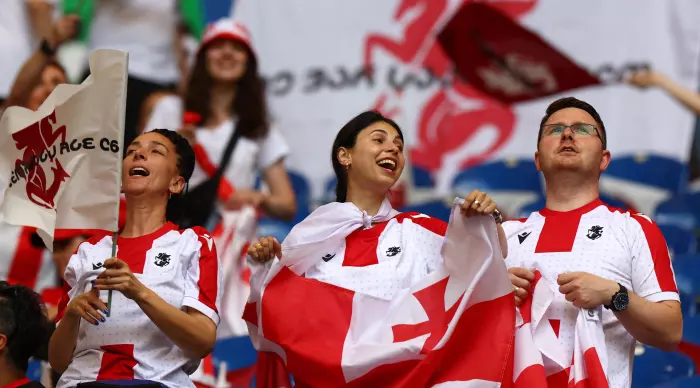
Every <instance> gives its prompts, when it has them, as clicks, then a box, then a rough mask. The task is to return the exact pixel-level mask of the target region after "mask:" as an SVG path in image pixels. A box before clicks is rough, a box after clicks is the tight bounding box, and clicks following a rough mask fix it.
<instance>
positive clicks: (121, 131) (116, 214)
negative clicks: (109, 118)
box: [107, 51, 129, 317]
mask: <svg viewBox="0 0 700 388" xmlns="http://www.w3.org/2000/svg"><path fill="white" fill-rule="evenodd" d="M124 53H125V54H126V60H125V65H126V66H124V75H123V77H124V82H123V85H124V91H123V95H122V98H121V100H120V101H119V123H118V125H119V139H118V140H119V152H121V153H124V127H125V126H126V124H125V121H126V93H127V83H128V82H129V81H128V79H129V52H126V51H125V52H124ZM117 156H118V155H117ZM121 195H122V158H121V157H118V158H117V206H116V207H115V212H114V235H113V236H112V256H111V257H115V256H116V255H117V238H118V237H119V204H120V203H121V200H120V198H121ZM111 314H112V290H109V291H108V292H107V316H108V317H109V316H110V315H111Z"/></svg>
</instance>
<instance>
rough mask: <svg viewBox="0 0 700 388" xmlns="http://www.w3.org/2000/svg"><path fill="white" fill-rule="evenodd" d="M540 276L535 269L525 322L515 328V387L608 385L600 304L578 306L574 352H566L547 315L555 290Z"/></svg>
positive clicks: (524, 308) (589, 387)
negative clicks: (586, 307)
mask: <svg viewBox="0 0 700 388" xmlns="http://www.w3.org/2000/svg"><path fill="white" fill-rule="evenodd" d="M541 278H542V275H541V274H540V272H539V271H535V281H534V282H533V284H532V290H533V292H532V294H531V297H530V298H528V299H527V300H526V301H525V302H524V303H523V304H522V306H521V307H520V309H519V311H520V314H521V316H522V321H523V322H522V325H521V326H520V327H518V329H517V330H516V332H515V362H514V371H513V381H514V387H515V388H526V387H551V388H555V387H570V388H608V380H607V374H606V368H607V351H606V347H605V335H604V332H603V323H602V321H601V315H602V311H601V306H599V307H598V308H596V309H591V310H588V309H580V310H579V313H578V315H577V317H576V325H575V328H574V354H573V357H572V355H571V354H565V353H564V350H563V348H562V346H561V345H560V342H559V339H558V338H557V335H556V334H555V332H554V330H553V328H552V326H551V325H550V324H549V322H548V320H547V319H545V314H546V312H547V310H548V308H549V306H550V305H551V303H552V300H553V299H554V292H555V291H554V290H552V288H551V287H550V286H549V284H547V282H546V281H540V280H541ZM545 359H548V360H550V361H551V362H547V363H545V362H544V360H545ZM545 365H547V367H545Z"/></svg>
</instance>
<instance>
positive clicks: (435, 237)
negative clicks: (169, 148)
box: [306, 213, 447, 300]
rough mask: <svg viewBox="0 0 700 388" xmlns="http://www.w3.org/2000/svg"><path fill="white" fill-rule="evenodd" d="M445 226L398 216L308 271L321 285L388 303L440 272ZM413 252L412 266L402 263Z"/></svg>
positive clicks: (357, 234)
mask: <svg viewBox="0 0 700 388" xmlns="http://www.w3.org/2000/svg"><path fill="white" fill-rule="evenodd" d="M446 230H447V223H445V222H444V221H442V220H439V219H437V218H432V217H430V216H427V215H425V214H420V213H400V214H398V215H397V216H395V217H394V218H392V219H390V220H389V221H385V222H381V223H379V224H376V225H374V226H373V227H372V228H369V229H364V228H360V229H357V230H355V231H354V232H352V233H350V234H349V235H348V236H347V237H346V238H345V244H344V245H343V246H341V247H340V248H339V249H338V251H337V252H326V253H325V255H324V256H323V257H322V258H323V260H322V261H320V262H319V263H318V264H316V265H314V266H313V267H311V268H310V269H309V270H308V271H306V277H307V278H313V279H317V280H320V281H323V282H326V283H330V284H334V285H336V286H339V287H343V288H347V289H350V290H353V291H355V292H361V293H364V294H367V295H371V296H374V297H377V298H380V299H385V300H390V299H392V298H393V297H394V296H395V294H396V292H397V291H399V290H402V289H407V288H409V287H410V286H411V285H412V284H414V283H416V282H418V281H419V280H420V279H422V278H424V277H425V276H426V275H428V274H429V273H431V272H433V271H434V270H435V269H437V268H440V267H441V266H442V256H441V254H440V248H441V247H442V242H443V240H444V235H445V231H446ZM404 252H411V254H410V255H409V256H406V257H409V258H411V260H406V259H403V258H404Z"/></svg>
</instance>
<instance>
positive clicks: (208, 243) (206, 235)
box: [202, 234, 214, 251]
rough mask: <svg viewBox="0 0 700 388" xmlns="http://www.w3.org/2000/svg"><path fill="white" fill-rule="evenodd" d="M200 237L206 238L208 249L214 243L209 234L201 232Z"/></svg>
mask: <svg viewBox="0 0 700 388" xmlns="http://www.w3.org/2000/svg"><path fill="white" fill-rule="evenodd" d="M202 237H203V238H204V239H205V240H207V245H208V246H209V250H210V251H211V246H212V244H213V243H214V240H212V238H211V236H210V235H208V234H203V235H202Z"/></svg>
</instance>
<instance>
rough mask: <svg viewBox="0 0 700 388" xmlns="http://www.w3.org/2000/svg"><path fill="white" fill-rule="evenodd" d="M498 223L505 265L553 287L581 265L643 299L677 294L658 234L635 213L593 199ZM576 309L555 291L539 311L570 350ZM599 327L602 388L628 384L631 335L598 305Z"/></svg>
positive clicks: (580, 267) (579, 269)
mask: <svg viewBox="0 0 700 388" xmlns="http://www.w3.org/2000/svg"><path fill="white" fill-rule="evenodd" d="M503 228H504V230H505V232H506V236H507V238H508V257H507V258H506V265H507V266H508V267H509V268H510V267H525V268H529V269H538V270H539V271H540V272H541V273H542V280H540V281H547V282H549V283H550V284H551V285H552V287H553V289H555V290H558V288H559V286H558V284H557V276H558V275H560V274H563V273H567V272H575V271H582V272H588V273H591V274H594V275H597V276H600V277H602V278H605V279H609V280H613V281H616V282H618V283H620V284H622V285H623V286H625V287H626V288H627V289H628V290H631V291H633V292H634V293H636V294H637V295H639V296H640V297H642V298H645V299H647V300H649V301H651V302H660V301H665V300H679V296H678V291H677V288H676V282H675V277H674V274H673V270H672V268H671V260H670V258H669V253H668V248H667V247H666V241H665V240H664V237H663V235H662V234H661V231H660V230H659V228H658V227H657V226H656V224H655V223H654V222H653V221H652V220H651V219H649V217H647V216H645V215H643V214H639V213H637V214H630V213H629V212H623V211H622V210H620V209H615V208H611V207H608V206H607V205H605V204H604V203H603V202H602V201H600V200H599V199H597V200H595V201H593V202H592V203H590V204H588V205H586V206H583V207H581V208H579V209H576V210H572V211H569V212H556V211H553V210H549V209H543V210H540V211H539V212H535V213H532V214H531V215H530V217H528V218H527V219H520V220H514V221H507V222H504V223H503ZM611 297H612V295H611ZM578 311H579V309H578V308H576V307H574V305H573V304H571V303H570V302H568V301H567V300H566V299H565V298H564V295H563V294H561V293H559V292H557V293H556V294H555V299H554V302H553V303H552V305H551V306H550V309H549V311H547V312H546V318H547V319H549V321H550V324H551V326H552V330H554V331H555V333H556V334H557V336H558V338H559V339H560V341H561V344H562V346H564V348H565V349H566V351H567V353H571V354H572V355H573V350H574V337H573V335H574V324H575V322H576V315H577V313H578ZM603 330H604V332H605V344H606V347H607V352H608V365H607V368H606V371H607V374H608V379H609V383H610V387H611V388H621V387H629V386H630V385H631V383H632V362H633V357H634V346H635V342H636V341H635V339H634V338H633V337H632V335H630V334H629V333H628V332H627V330H625V328H624V326H622V323H620V321H619V320H618V319H617V317H615V314H614V313H612V312H611V311H610V310H606V309H603ZM545 367H547V362H546V361H545ZM604 367H605V366H604Z"/></svg>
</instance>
